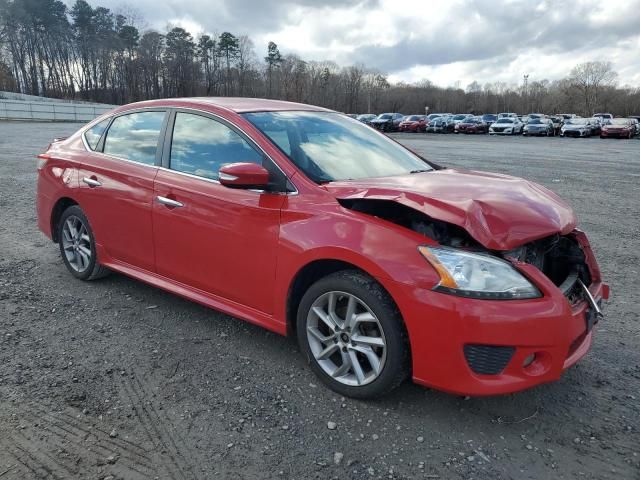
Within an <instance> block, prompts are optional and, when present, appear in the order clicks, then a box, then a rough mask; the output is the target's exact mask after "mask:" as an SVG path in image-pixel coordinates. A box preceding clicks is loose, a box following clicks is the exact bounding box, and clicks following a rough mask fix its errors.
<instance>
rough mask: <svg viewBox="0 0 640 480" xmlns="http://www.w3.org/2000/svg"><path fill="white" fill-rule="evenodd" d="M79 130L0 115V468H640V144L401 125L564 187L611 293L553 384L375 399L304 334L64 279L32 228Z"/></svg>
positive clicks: (546, 474) (81, 474) (205, 474)
mask: <svg viewBox="0 0 640 480" xmlns="http://www.w3.org/2000/svg"><path fill="white" fill-rule="evenodd" d="M77 127H78V126H77V125H71V124H16V123H0V245H1V246H2V248H1V250H0V365H1V367H0V478H1V480H5V479H25V478H87V479H107V478H109V479H115V478H123V479H138V478H162V479H164V478H174V479H192V478H194V479H196V478H197V479H204V478H214V477H217V478H231V479H234V478H237V479H240V478H242V479H244V478H247V479H258V478H278V477H280V478H296V479H302V478H305V479H306V478H321V479H327V478H339V479H342V478H429V479H434V478H441V479H449V478H453V479H456V478H464V479H487V478H509V479H511V478H513V479H543V478H554V479H557V478H586V479H606V478H611V479H622V478H624V479H638V478H640V408H639V401H640V340H639V335H638V334H639V332H640V323H639V318H638V316H639V315H638V312H640V308H639V307H638V304H639V303H640V295H639V293H638V291H639V289H638V286H637V281H638V277H639V274H640V271H639V270H640V261H639V260H640V213H639V208H640V140H632V141H627V140H621V141H616V140H608V141H607V140H600V139H583V140H581V139H561V138H531V139H527V138H493V137H491V138H489V137H487V136H482V137H473V136H464V137H463V136H456V135H428V136H427V135H422V134H416V135H410V134H407V135H398V136H396V138H398V139H399V140H400V141H402V142H404V143H406V144H407V145H409V146H410V147H411V148H414V149H416V150H418V151H420V152H421V153H424V154H426V155H427V156H428V157H429V158H432V159H433V160H435V161H437V162H440V163H442V164H445V165H450V166H459V167H466V168H475V169H485V170H490V171H497V172H504V173H510V174H515V175H519V176H523V177H525V178H528V179H531V180H534V181H537V182H540V183H542V184H544V185H546V186H547V187H550V188H551V189H553V190H555V191H557V192H558V193H560V194H561V195H562V196H563V197H564V198H565V199H567V200H568V201H569V202H570V203H571V205H573V207H574V208H575V209H576V211H577V213H578V216H579V219H580V224H581V226H582V228H583V229H585V230H586V231H587V233H588V234H589V235H590V238H591V241H592V244H593V247H594V250H595V252H596V254H597V256H598V258H599V260H600V263H601V267H602V269H603V273H604V275H605V278H606V279H607V280H608V281H609V282H610V283H611V286H612V292H613V298H612V300H611V302H610V303H609V305H607V307H606V319H605V320H604V321H603V322H601V323H600V324H599V325H598V326H597V327H596V329H597V335H596V339H595V345H594V348H593V350H592V352H591V353H590V354H589V355H588V356H587V357H586V358H585V359H584V360H583V361H582V362H581V363H580V364H579V365H577V366H576V367H574V368H572V369H571V370H570V371H568V372H567V373H566V374H565V375H564V377H563V378H562V379H561V380H560V381H559V382H557V383H555V384H551V385H545V386H542V387H539V388H536V389H534V390H531V391H527V392H523V393H520V394H516V395H509V396H503V397H497V398H477V399H475V398H472V399H464V398H460V397H456V396H450V395H446V394H443V393H439V392H435V391H430V390H427V389H423V388H420V387H417V386H414V385H410V384H407V385H404V386H403V387H401V388H400V389H399V390H397V391H396V392H395V393H393V394H392V395H390V396H388V397H386V398H384V399H383V400H380V401H376V402H360V401H354V400H350V399H345V398H341V397H340V396H338V395H335V394H334V393H332V392H330V391H328V390H326V389H325V388H323V387H322V386H321V385H320V384H319V382H318V381H317V380H316V378H314V376H313V374H312V373H311V372H310V370H309V369H308V368H306V367H305V365H304V364H303V361H302V359H301V357H300V355H299V353H298V351H297V347H296V345H295V343H294V342H293V341H292V340H289V339H286V338H281V337H278V336H276V335H274V334H271V333H268V332H266V331H263V330H261V329H259V328H256V327H253V326H251V325H248V324H246V323H243V322H241V321H239V320H236V319H233V318H230V317H228V316H226V315H222V314H219V313H217V312H215V311H211V310H207V309H205V308H202V307H200V306H198V305H195V304H193V303H190V302H187V301H184V300H181V299H179V298H177V297H175V296H173V295H170V294H167V293H164V292H162V291H160V290H156V289H154V288H151V287H148V286H146V285H144V284H142V283H139V282H136V281H133V280H130V279H128V278H126V277H123V276H120V275H112V276H110V277H108V278H106V279H104V280H101V281H97V282H93V283H82V282H80V281H77V280H75V279H73V278H72V277H71V275H69V274H67V272H66V270H65V268H64V266H63V264H62V261H61V260H60V259H59V256H58V250H57V247H56V246H55V245H53V244H51V243H50V242H48V241H47V240H46V239H45V237H44V236H43V235H42V234H40V233H39V231H38V230H37V228H36V223H35V212H34V194H35V178H36V174H35V159H34V155H35V154H36V153H38V152H39V151H41V150H42V149H43V148H45V147H46V145H47V143H48V142H49V140H50V139H51V138H53V137H55V136H63V135H65V134H68V133H70V132H72V131H74V130H75V129H76V128H77ZM434 368H437V366H434ZM328 422H335V424H336V428H335V429H329V428H328V427H327V423H328Z"/></svg>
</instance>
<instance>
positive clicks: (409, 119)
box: [404, 115, 421, 122]
mask: <svg viewBox="0 0 640 480" xmlns="http://www.w3.org/2000/svg"><path fill="white" fill-rule="evenodd" d="M420 120H421V117H420V116H419V115H410V116H408V117H404V121H405V122H418V121H420Z"/></svg>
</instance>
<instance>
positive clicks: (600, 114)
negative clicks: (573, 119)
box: [591, 113, 613, 120]
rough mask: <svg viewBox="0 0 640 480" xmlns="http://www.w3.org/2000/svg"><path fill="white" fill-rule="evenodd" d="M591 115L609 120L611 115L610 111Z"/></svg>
mask: <svg viewBox="0 0 640 480" xmlns="http://www.w3.org/2000/svg"><path fill="white" fill-rule="evenodd" d="M591 116H592V117H600V118H602V119H606V120H611V119H612V118H613V115H612V114H611V113H594V114H593V115H591Z"/></svg>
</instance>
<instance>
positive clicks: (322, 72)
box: [0, 0, 640, 115]
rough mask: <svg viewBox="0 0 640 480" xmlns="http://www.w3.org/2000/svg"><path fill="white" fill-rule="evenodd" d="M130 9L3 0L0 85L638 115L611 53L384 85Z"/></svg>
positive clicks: (378, 76) (85, 96) (361, 70)
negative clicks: (473, 78) (162, 27)
mask: <svg viewBox="0 0 640 480" xmlns="http://www.w3.org/2000/svg"><path fill="white" fill-rule="evenodd" d="M142 25H144V21H143V20H142V19H141V18H139V15H137V14H136V13H135V10H131V11H126V10H123V11H121V12H113V11H111V10H109V9H107V8H103V7H99V6H98V7H95V8H94V7H92V6H91V5H90V4H89V3H87V2H86V1H85V0H76V2H75V3H74V4H73V6H72V7H70V8H68V7H67V6H66V5H65V4H64V3H63V2H62V1H60V0H0V90H9V91H16V92H21V93H27V94H32V95H43V96H49V97H60V98H73V99H81V100H92V101H98V102H105V103H115V104H121V103H128V102H133V101H138V100H144V99H151V98H162V97H177V96H195V95H211V96H217V95H223V96H250V97H267V98H280V99H285V100H291V101H296V102H304V103H312V104H316V105H322V106H325V107H328V108H332V109H336V110H340V111H344V112H349V113H366V112H374V113H378V112H383V111H398V112H403V113H421V112H424V109H425V107H427V106H428V107H429V108H430V110H431V111H441V112H443V111H447V112H498V111H515V112H520V113H528V112H568V113H579V114H582V115H591V114H592V113H594V112H595V111H607V112H612V113H614V114H616V115H629V114H640V89H639V88H638V87H637V86H635V87H626V86H625V87H620V86H618V83H619V82H618V78H617V74H616V73H615V72H614V71H613V70H612V68H611V64H610V63H608V62H589V63H585V64H580V65H577V66H576V67H575V68H574V69H573V70H572V71H571V72H568V76H567V77H566V78H565V79H562V80H557V81H548V80H541V81H531V82H527V81H524V82H523V83H522V84H520V85H510V84H506V83H502V82H495V83H487V84H484V85H480V84H479V83H477V82H473V83H471V84H469V85H465V86H461V85H456V86H455V87H447V88H443V87H440V86H436V85H433V84H432V83H431V82H429V81H427V80H425V81H422V82H419V83H416V84H404V83H400V84H392V83H390V82H389V80H388V77H387V75H386V74H385V73H382V72H376V71H372V70H370V69H368V68H366V67H365V66H362V65H351V66H339V65H337V64H335V63H334V62H328V61H309V60H303V59H301V58H300V57H298V56H296V55H290V54H289V55H283V54H282V53H281V52H280V49H279V47H278V45H276V44H275V43H273V42H270V43H269V45H268V46H266V50H265V51H264V52H261V53H260V54H258V53H257V51H256V47H255V46H254V44H253V42H252V41H251V39H250V38H249V37H248V36H246V35H236V34H233V33H231V32H222V33H220V34H216V35H204V34H203V35H201V36H199V37H197V38H194V37H193V36H192V35H191V34H190V33H189V32H188V31H186V30H184V29H183V28H180V27H173V28H169V29H168V31H166V32H163V33H161V32H158V31H155V30H152V29H144V28H142Z"/></svg>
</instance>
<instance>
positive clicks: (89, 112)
mask: <svg viewBox="0 0 640 480" xmlns="http://www.w3.org/2000/svg"><path fill="white" fill-rule="evenodd" d="M3 93H4V92H0V120H22V121H32V122H89V121H91V120H93V119H94V118H96V117H98V116H100V115H102V114H103V113H105V112H108V111H109V110H111V109H113V108H116V106H115V105H104V104H99V103H98V104H96V103H82V102H74V101H59V100H57V99H47V98H43V97H36V98H37V100H32V99H31V98H29V99H27V98H26V97H32V96H31V95H24V96H23V98H24V100H18V99H16V97H13V98H2V96H3V95H2V94H3ZM14 95H16V96H17V95H19V94H14Z"/></svg>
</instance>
